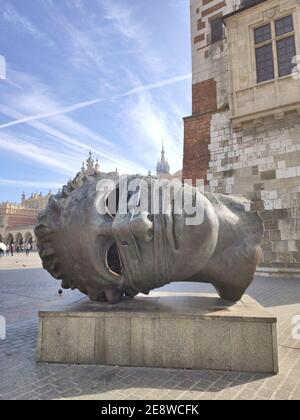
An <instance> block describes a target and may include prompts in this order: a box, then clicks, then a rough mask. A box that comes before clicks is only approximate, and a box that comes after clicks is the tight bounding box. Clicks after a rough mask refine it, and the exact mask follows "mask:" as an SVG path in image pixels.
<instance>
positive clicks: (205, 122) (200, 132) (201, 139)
mask: <svg viewBox="0 0 300 420" xmlns="http://www.w3.org/2000/svg"><path fill="white" fill-rule="evenodd" d="M210 123H211V113H207V114H198V115H195V116H192V117H188V118H185V120H184V139H185V140H184V159H183V179H192V180H193V181H194V182H195V180H197V179H204V181H205V182H206V183H207V171H208V167H209V160H210V153H209V150H208V146H209V141H210Z"/></svg>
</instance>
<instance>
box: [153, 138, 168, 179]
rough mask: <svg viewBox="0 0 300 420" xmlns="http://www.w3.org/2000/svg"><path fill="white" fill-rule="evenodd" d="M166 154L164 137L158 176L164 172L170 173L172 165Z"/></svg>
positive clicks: (157, 170)
mask: <svg viewBox="0 0 300 420" xmlns="http://www.w3.org/2000/svg"><path fill="white" fill-rule="evenodd" d="M165 154H166V153H165V145H164V139H162V148H161V157H160V161H158V164H157V167H156V173H157V175H158V176H159V175H163V174H165V175H166V174H169V173H170V166H169V163H168V160H167V159H166V156H165Z"/></svg>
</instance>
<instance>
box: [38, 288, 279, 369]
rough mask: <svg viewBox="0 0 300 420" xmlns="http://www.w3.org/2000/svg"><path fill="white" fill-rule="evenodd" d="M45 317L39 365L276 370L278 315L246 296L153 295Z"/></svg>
mask: <svg viewBox="0 0 300 420" xmlns="http://www.w3.org/2000/svg"><path fill="white" fill-rule="evenodd" d="M39 317H40V327H39V348H38V360H39V361H40V362H49V363H73V364H102V365H118V366H134V367H160V368H178V369H179V368H180V369H181V368H183V369H216V370H228V371H229V370H233V371H244V372H245V371H246V372H264V373H277V372H278V356H277V337H276V322H277V320H276V318H275V317H273V316H272V315H271V314H269V313H268V312H267V311H266V310H265V309H264V308H263V307H262V306H260V305H259V304H258V303H257V302H255V301H254V300H253V299H251V298H250V297H248V296H244V297H243V300H242V301H241V302H239V303H237V304H230V303H229V302H226V301H223V300H221V299H219V298H218V297H217V296H216V295H206V294H198V293H162V292H157V293H156V292H154V293H152V294H151V295H150V296H149V297H137V298H135V299H134V300H125V301H123V302H121V303H120V304H118V305H116V306H112V305H108V304H106V303H103V304H102V303H93V302H90V301H89V300H83V301H82V302H81V303H79V304H76V305H72V306H69V307H65V308H64V310H61V308H60V309H57V310H55V308H53V309H51V310H49V311H47V312H40V314H39Z"/></svg>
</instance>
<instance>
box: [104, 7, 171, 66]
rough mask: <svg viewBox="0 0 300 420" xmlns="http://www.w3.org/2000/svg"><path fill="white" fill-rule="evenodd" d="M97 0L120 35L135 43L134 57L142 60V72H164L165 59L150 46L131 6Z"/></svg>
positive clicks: (142, 26) (147, 35)
mask: <svg viewBox="0 0 300 420" xmlns="http://www.w3.org/2000/svg"><path fill="white" fill-rule="evenodd" d="M98 2H99V4H100V5H101V6H102V8H103V9H104V11H105V13H106V16H105V18H106V19H107V20H109V21H110V22H111V23H112V24H113V25H114V28H115V30H116V31H117V32H118V33H119V34H120V35H121V37H123V38H124V39H125V40H127V41H128V42H132V43H134V44H135V48H136V59H137V60H140V61H141V62H142V64H143V67H144V69H143V70H144V72H150V73H154V74H162V73H164V72H165V71H166V64H165V60H164V59H163V58H162V57H160V56H159V54H158V53H157V51H156V50H154V49H153V48H151V45H150V37H149V34H148V33H147V31H146V29H145V25H143V22H142V21H141V19H140V18H137V17H135V16H134V10H133V8H131V9H130V8H129V7H128V4H127V5H126V7H124V4H123V2H122V1H121V2H119V1H117V0H114V1H111V0H98Z"/></svg>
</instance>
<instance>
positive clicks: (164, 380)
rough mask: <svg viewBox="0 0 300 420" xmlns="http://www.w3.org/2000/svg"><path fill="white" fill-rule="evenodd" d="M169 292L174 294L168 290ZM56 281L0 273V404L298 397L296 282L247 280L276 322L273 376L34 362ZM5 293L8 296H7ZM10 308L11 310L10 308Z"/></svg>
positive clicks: (299, 302) (34, 274)
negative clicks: (3, 320)
mask: <svg viewBox="0 0 300 420" xmlns="http://www.w3.org/2000/svg"><path fill="white" fill-rule="evenodd" d="M183 287H184V288H185V289H184V290H186V291H193V290H195V291H197V292H207V291H209V290H211V289H209V288H208V287H207V286H206V285H190V284H185V285H171V286H168V287H167V288H166V290H169V291H178V290H183ZM176 288H177V289H176ZM57 289H58V287H57V283H56V282H55V281H54V280H52V279H51V278H50V277H49V276H48V274H47V273H46V272H45V271H43V270H40V269H26V270H21V269H18V270H13V269H11V270H1V268H0V304H1V309H0V315H2V316H6V317H7V324H8V325H7V326H8V331H7V339H6V340H5V341H0V377H1V381H0V400H5V399H12V400H17V399H28V400H39V399H46V400H47V399H50V400H51V399H95V400H111V399H121V400H132V399H157V400H167V399H171V400H176V399H177V400H182V399H186V400H188V399H195V400H214V399H220V400H221V399H253V398H254V399H262V400H263V399H270V398H273V399H295V400H299V399H300V350H299V349H294V348H289V347H290V344H292V345H296V343H294V341H293V340H292V337H291V331H292V328H291V321H292V317H293V316H295V315H300V280H299V279H295V278H294V279H288V278H276V277H274V278H271V277H270V278H265V277H260V278H257V279H256V280H255V282H254V283H253V285H252V286H251V287H250V289H249V291H248V293H249V294H250V295H251V296H252V297H253V298H254V299H256V300H257V301H258V302H259V303H261V304H262V305H263V306H265V307H266V308H267V309H269V310H270V311H271V312H272V313H274V315H276V316H277V317H278V339H279V344H280V347H279V358H280V374H279V375H277V376H270V375H262V374H253V373H249V374H247V373H239V372H215V371H188V370H168V369H166V370H163V369H143V368H120V367H110V366H75V365H74V366H73V365H71V366H67V365H55V364H53V365H47V364H45V365H43V364H38V363H36V344H37V343H36V341H37V327H38V325H37V312H38V311H39V310H41V309H43V308H45V307H47V306H49V304H51V303H56V304H57V303H58V304H60V303H61V304H62V305H65V304H68V303H72V302H74V301H77V300H78V299H80V298H81V296H82V295H81V294H80V293H79V292H78V293H77V292H73V293H72V292H70V293H66V294H64V297H63V300H60V298H59V296H58V294H57ZM8 295H9V296H10V297H9V298H8ZM16 308H18V309H17V310H16Z"/></svg>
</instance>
